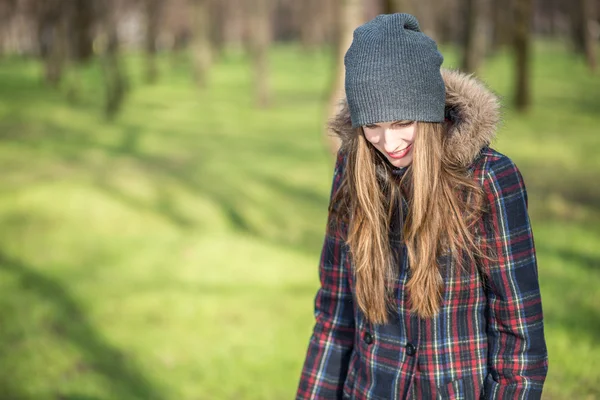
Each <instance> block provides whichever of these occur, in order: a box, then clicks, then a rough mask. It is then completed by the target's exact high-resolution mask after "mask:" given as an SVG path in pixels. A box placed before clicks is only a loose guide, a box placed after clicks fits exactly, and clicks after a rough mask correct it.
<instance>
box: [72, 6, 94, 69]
mask: <svg viewBox="0 0 600 400" xmlns="http://www.w3.org/2000/svg"><path fill="white" fill-rule="evenodd" d="M93 27H94V10H93V4H92V2H91V1H90V0H76V1H74V2H73V19H72V34H71V49H72V55H73V57H72V58H73V59H74V60H75V61H78V62H84V61H88V60H89V59H90V58H92V55H93V54H94V33H93Z"/></svg>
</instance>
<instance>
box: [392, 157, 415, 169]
mask: <svg viewBox="0 0 600 400" xmlns="http://www.w3.org/2000/svg"><path fill="white" fill-rule="evenodd" d="M388 161H389V162H390V164H392V165H393V166H394V167H396V168H404V167H408V166H409V165H410V163H411V162H412V157H404V158H401V159H399V160H397V159H393V158H391V159H390V158H388Z"/></svg>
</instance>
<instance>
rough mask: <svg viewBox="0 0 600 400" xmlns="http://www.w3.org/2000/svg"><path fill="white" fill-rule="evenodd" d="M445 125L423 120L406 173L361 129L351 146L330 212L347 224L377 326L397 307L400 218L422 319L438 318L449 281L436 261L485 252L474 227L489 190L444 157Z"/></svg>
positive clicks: (363, 296)
mask: <svg viewBox="0 0 600 400" xmlns="http://www.w3.org/2000/svg"><path fill="white" fill-rule="evenodd" d="M446 129H447V128H446V126H445V125H444V124H443V123H429V122H417V125H416V133H415V143H414V146H413V161H412V163H411V165H410V166H409V167H407V170H406V172H405V173H404V174H403V176H402V177H401V178H397V177H396V175H395V174H393V172H392V169H393V167H392V166H391V165H390V164H389V163H388V162H387V160H386V159H385V158H384V157H383V156H382V155H381V154H380V153H379V151H378V150H377V149H375V148H374V147H373V145H372V144H371V143H369V142H368V141H367V140H366V139H365V137H364V134H363V132H362V129H361V128H359V129H357V130H356V135H353V137H352V138H351V139H350V141H349V142H348V143H346V144H345V150H346V151H347V160H346V168H345V176H344V178H343V181H342V184H341V186H340V189H339V190H338V191H337V193H335V194H334V199H333V202H332V208H331V209H330V211H331V212H334V213H336V214H337V215H335V217H336V218H334V220H337V219H339V220H340V221H346V222H347V223H348V234H347V243H348V246H349V249H350V253H351V256H352V261H353V265H354V268H355V270H354V272H355V277H356V278H355V279H356V300H357V303H358V307H359V308H360V309H361V311H362V312H363V314H364V315H365V316H366V318H367V319H368V320H369V321H370V322H372V323H386V322H387V321H388V311H389V310H391V307H392V305H393V304H394V300H393V289H394V282H395V280H396V279H397V275H398V271H397V269H398V268H397V265H398V263H396V262H395V259H394V255H393V252H392V248H391V245H390V233H391V230H392V226H393V220H394V218H395V217H394V216H399V219H400V220H401V224H400V225H399V226H401V227H402V230H401V232H400V234H401V236H400V237H401V238H402V240H403V241H404V243H405V245H406V249H407V253H408V260H409V265H410V267H409V268H410V273H411V274H410V279H409V281H408V283H407V287H406V288H407V290H408V293H409V298H410V301H411V307H412V311H413V312H415V313H416V314H417V315H419V316H420V317H423V318H430V317H433V316H434V315H435V314H436V313H437V312H438V311H439V309H440V304H441V300H442V294H443V288H444V286H443V278H442V271H441V266H440V265H439V264H438V258H439V257H440V256H441V255H442V254H443V253H445V252H449V254H450V255H451V256H452V257H454V258H455V259H457V260H459V259H460V257H462V254H466V255H467V256H468V258H469V259H470V260H471V261H474V260H475V257H477V256H485V255H484V254H482V251H481V250H480V247H479V246H478V245H477V244H476V242H475V235H474V230H473V228H474V225H475V222H476V221H477V220H478V218H479V216H480V215H481V213H482V212H483V199H484V196H483V190H482V189H481V187H480V186H479V185H478V184H477V183H476V182H475V181H474V180H473V179H472V178H470V177H468V176H467V174H466V171H465V169H464V168H462V167H460V166H458V165H456V163H455V162H454V161H452V158H451V157H448V155H447V154H445V152H444V144H445V140H446V139H447V137H448V135H447V134H446V133H447V132H446ZM402 199H404V200H405V201H406V202H407V203H408V213H407V215H402ZM398 212H399V213H398ZM457 264H460V262H459V263H457Z"/></svg>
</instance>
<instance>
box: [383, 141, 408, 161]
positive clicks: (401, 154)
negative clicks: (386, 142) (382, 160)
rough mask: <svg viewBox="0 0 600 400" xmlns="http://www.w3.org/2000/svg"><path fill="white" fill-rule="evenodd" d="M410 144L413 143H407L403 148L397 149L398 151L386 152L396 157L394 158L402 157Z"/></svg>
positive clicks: (406, 152)
mask: <svg viewBox="0 0 600 400" xmlns="http://www.w3.org/2000/svg"><path fill="white" fill-rule="evenodd" d="M412 145H413V144H412V143H411V144H409V145H408V146H406V147H405V148H403V149H402V150H398V151H395V152H393V153H388V155H389V156H390V157H391V158H396V159H398V158H402V157H404V156H405V155H406V154H408V151H409V150H410V149H411V147H412Z"/></svg>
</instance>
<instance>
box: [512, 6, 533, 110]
mask: <svg viewBox="0 0 600 400" xmlns="http://www.w3.org/2000/svg"><path fill="white" fill-rule="evenodd" d="M532 9H533V5H532V0H516V1H515V24H514V28H515V32H514V51H515V61H516V63H515V67H516V71H515V72H516V76H515V78H516V79H515V84H516V87H515V106H516V108H517V110H518V111H520V112H525V111H527V109H528V108H529V106H530V103H531V88H530V79H529V61H530V36H531V35H530V26H531V18H532Z"/></svg>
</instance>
